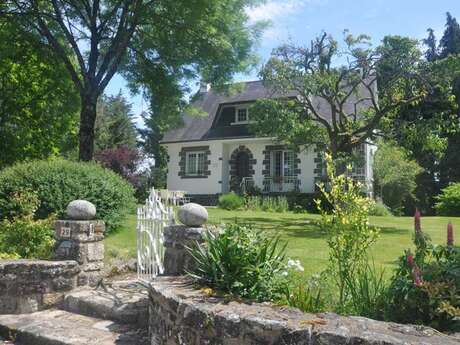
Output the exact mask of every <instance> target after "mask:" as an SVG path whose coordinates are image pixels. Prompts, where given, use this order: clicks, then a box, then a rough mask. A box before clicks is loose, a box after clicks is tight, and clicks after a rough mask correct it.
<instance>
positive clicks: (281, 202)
mask: <svg viewBox="0 0 460 345" xmlns="http://www.w3.org/2000/svg"><path fill="white" fill-rule="evenodd" d="M244 201H245V207H246V209H248V210H252V211H265V212H287V211H288V210H289V203H288V200H287V198H286V197H284V196H275V197H273V196H246V197H245V199H244Z"/></svg>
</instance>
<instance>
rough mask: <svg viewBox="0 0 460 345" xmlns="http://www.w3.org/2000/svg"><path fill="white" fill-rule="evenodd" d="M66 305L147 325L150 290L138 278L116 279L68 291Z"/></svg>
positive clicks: (74, 310) (80, 311) (68, 308)
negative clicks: (136, 279) (92, 286)
mask: <svg viewBox="0 0 460 345" xmlns="http://www.w3.org/2000/svg"><path fill="white" fill-rule="evenodd" d="M62 309H64V310H66V311H69V312H72V313H76V314H82V315H86V316H92V317H97V318H100V319H105V320H112V321H117V322H121V323H128V324H132V325H136V326H137V327H139V328H147V322H148V292H147V289H146V288H145V287H143V286H142V285H141V284H139V283H138V282H137V281H135V280H129V281H114V282H109V283H104V284H102V285H100V286H98V287H97V288H96V289H82V290H75V291H72V292H70V293H68V294H67V295H66V296H65V298H64V303H63V306H62Z"/></svg>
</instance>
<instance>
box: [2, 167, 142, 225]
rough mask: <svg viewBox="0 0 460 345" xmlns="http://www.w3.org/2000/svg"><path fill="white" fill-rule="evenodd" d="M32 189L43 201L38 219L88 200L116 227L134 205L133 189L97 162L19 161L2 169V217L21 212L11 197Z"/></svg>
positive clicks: (36, 214)
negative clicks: (73, 203) (77, 201)
mask: <svg viewBox="0 0 460 345" xmlns="http://www.w3.org/2000/svg"><path fill="white" fill-rule="evenodd" d="M24 190H33V191H35V192H36V194H37V197H38V200H39V202H40V204H39V206H38V209H37V211H36V213H35V218H38V219H45V218H47V217H48V216H49V215H51V214H55V215H56V216H57V217H63V216H64V212H65V209H66V207H67V205H68V204H69V202H70V201H72V200H75V199H86V200H88V201H90V202H92V203H93V204H95V205H96V208H97V214H98V217H99V218H101V219H103V220H104V221H105V222H106V225H107V229H108V230H111V229H114V228H115V227H116V226H117V225H118V224H119V222H120V221H121V220H122V219H123V217H124V216H125V214H126V212H127V211H129V210H130V209H131V208H133V207H134V205H135V200H134V198H133V193H134V191H133V188H132V187H131V186H130V184H129V183H128V182H126V181H125V180H123V179H122V178H121V177H120V176H118V175H117V174H116V173H114V172H112V171H110V170H108V169H105V168H102V167H101V166H99V165H98V164H96V163H81V162H70V161H65V160H53V161H32V162H28V163H20V164H17V165H14V166H11V167H9V168H6V169H4V170H2V171H1V172H0V219H5V218H8V219H12V218H13V217H14V216H17V215H18V205H17V203H15V202H14V201H11V197H12V196H13V195H14V194H15V193H18V192H20V191H24Z"/></svg>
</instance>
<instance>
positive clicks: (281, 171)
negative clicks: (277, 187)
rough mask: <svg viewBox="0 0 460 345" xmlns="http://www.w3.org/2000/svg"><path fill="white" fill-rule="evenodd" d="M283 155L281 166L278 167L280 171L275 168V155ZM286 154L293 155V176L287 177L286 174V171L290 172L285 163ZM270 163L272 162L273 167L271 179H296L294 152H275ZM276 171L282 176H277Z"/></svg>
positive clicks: (271, 167)
mask: <svg viewBox="0 0 460 345" xmlns="http://www.w3.org/2000/svg"><path fill="white" fill-rule="evenodd" d="M279 153H281V160H280V166H279V167H278V168H279V169H277V167H276V166H275V164H276V163H275V155H277V154H279ZM286 154H292V162H291V164H292V166H291V169H290V170H292V174H291V175H286V174H285V171H286V170H289V168H288V167H286V166H285V161H286ZM270 158H271V159H270V161H271V164H270V165H271V166H270V169H271V171H270V176H271V177H276V178H279V177H282V178H290V177H296V176H297V175H296V174H295V152H294V151H292V150H274V151H272V152H271V157H270ZM276 170H279V172H280V174H279V175H275V171H276Z"/></svg>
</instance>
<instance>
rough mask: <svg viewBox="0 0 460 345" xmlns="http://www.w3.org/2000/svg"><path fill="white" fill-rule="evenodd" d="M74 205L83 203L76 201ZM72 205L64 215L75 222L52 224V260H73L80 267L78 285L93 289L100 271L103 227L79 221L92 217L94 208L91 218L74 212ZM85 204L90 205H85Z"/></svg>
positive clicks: (95, 222)
mask: <svg viewBox="0 0 460 345" xmlns="http://www.w3.org/2000/svg"><path fill="white" fill-rule="evenodd" d="M78 202H80V203H83V201H80V200H79V201H78ZM85 202H86V201H85ZM72 203H75V201H73V202H72ZM72 203H70V204H69V207H68V208H67V216H68V217H69V218H79V219H68V220H57V221H56V222H55V225H54V237H55V239H56V246H55V253H54V258H55V259H56V260H75V261H77V262H78V264H79V267H80V274H79V276H78V282H77V283H78V285H79V286H82V285H92V286H94V285H96V284H97V282H98V281H99V279H100V278H101V275H102V269H103V268H104V242H103V239H104V231H105V224H104V222H103V221H102V220H92V219H81V218H90V217H93V216H94V215H95V208H94V212H92V214H91V215H85V214H84V213H78V212H76V211H75V207H74V208H73V209H72V207H71V206H72ZM86 203H88V204H90V203H89V202H86ZM91 205H92V204H91ZM93 207H94V205H93ZM78 211H81V210H78Z"/></svg>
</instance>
